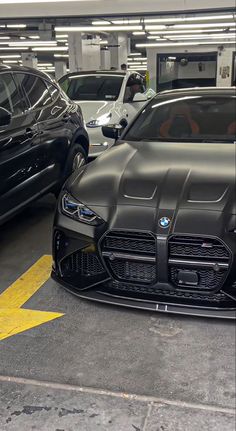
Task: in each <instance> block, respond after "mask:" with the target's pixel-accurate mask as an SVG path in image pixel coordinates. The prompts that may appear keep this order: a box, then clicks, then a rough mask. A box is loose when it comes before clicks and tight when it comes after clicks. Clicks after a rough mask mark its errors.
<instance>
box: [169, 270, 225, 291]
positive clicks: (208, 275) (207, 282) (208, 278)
mask: <svg viewBox="0 0 236 431" xmlns="http://www.w3.org/2000/svg"><path fill="white" fill-rule="evenodd" d="M179 270H184V268H180V267H178V268H173V267H172V268H171V280H172V282H173V283H174V284H175V285H176V286H179V283H178V272H179ZM197 274H198V277H199V283H198V285H197V286H195V287H194V290H197V289H198V290H202V289H203V290H214V289H215V288H217V287H218V286H219V284H221V282H222V277H225V271H219V272H216V271H214V269H198V270H197ZM179 287H180V286H179Z"/></svg>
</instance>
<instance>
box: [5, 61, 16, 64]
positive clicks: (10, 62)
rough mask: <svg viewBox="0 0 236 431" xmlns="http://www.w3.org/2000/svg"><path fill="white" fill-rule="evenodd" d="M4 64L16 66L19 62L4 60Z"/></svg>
mask: <svg viewBox="0 0 236 431" xmlns="http://www.w3.org/2000/svg"><path fill="white" fill-rule="evenodd" d="M3 63H4V64H16V63H18V61H17V60H3Z"/></svg>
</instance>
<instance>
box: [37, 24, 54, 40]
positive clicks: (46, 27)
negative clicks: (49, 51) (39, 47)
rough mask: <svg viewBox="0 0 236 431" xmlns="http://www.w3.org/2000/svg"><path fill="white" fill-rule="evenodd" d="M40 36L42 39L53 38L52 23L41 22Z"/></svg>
mask: <svg viewBox="0 0 236 431" xmlns="http://www.w3.org/2000/svg"><path fill="white" fill-rule="evenodd" d="M39 37H40V39H41V40H53V30H52V24H46V23H44V22H42V23H39Z"/></svg>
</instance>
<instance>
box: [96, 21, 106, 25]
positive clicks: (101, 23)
mask: <svg viewBox="0 0 236 431" xmlns="http://www.w3.org/2000/svg"><path fill="white" fill-rule="evenodd" d="M92 25H111V22H110V21H92Z"/></svg>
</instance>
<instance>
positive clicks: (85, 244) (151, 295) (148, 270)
mask: <svg viewBox="0 0 236 431" xmlns="http://www.w3.org/2000/svg"><path fill="white" fill-rule="evenodd" d="M106 229H107V227H106V226H100V227H97V228H95V227H92V226H87V225H83V224H81V223H78V222H75V221H73V220H70V219H68V218H67V217H64V216H63V215H58V216H57V219H56V223H55V230H54V246H53V254H54V269H53V272H52V277H53V279H54V280H56V281H57V282H58V283H59V284H61V285H63V286H64V287H65V288H66V289H67V290H69V291H70V292H72V293H74V294H76V295H77V296H79V297H80V298H84V299H90V300H93V301H97V302H104V303H109V304H116V305H122V306H126V307H130V308H138V309H145V310H152V311H159V312H164V313H175V314H188V315H194V316H206V317H218V318H227V319H235V318H236V282H235V280H236V277H235V273H234V274H232V271H231V270H229V271H230V273H229V274H228V275H227V279H226V273H225V272H224V271H225V270H224V267H223V264H222V268H221V269H219V268H216V270H215V272H213V269H212V268H214V266H215V264H212V268H211V269H209V270H208V269H200V268H199V269H194V271H195V272H199V278H200V279H201V282H202V284H204V286H205V290H204V289H200V288H199V287H196V288H195V287H192V288H188V289H187V288H181V287H179V286H178V287H177V286H176V285H174V283H173V277H175V273H176V267H174V269H173V268H172V267H170V268H169V269H168V268H167V271H168V274H169V275H168V279H167V280H166V281H165V282H164V281H163V280H162V281H161V280H159V279H158V277H160V276H162V277H163V274H162V275H161V274H160V272H157V279H155V277H156V275H155V268H154V267H155V265H156V262H153V261H152V259H153V258H152V257H151V254H150V253H152V243H151V242H150V241H149V243H148V250H149V254H148V262H145V259H146V257H145V255H143V254H142V255H141V256H144V260H143V261H142V258H140V255H139V256H138V258H137V257H136V261H135V262H133V261H130V259H132V253H130V254H129V255H128V254H127V252H126V254H124V253H123V257H122V256H121V255H122V253H112V254H111V255H110V256H109V257H108V255H109V253H108V252H107V251H105V252H104V251H102V250H101V247H103V245H102V244H103V238H104V234H106ZM132 234H133V233H132ZM140 234H141V233H140V232H139V233H138V235H137V238H136V239H135V241H136V242H133V243H132V242H131V246H132V247H133V246H134V245H135V247H136V246H137V244H138V242H137V241H140V238H141V237H140ZM142 235H144V234H142ZM142 235H141V236H142ZM145 235H146V236H147V239H144V241H146V242H144V244H145V247H146V245H147V241H148V238H149V237H150V238H152V241H157V239H156V237H155V235H154V234H150V233H148V234H147V233H145ZM105 238H106V235H105ZM150 238H149V239H150ZM112 241H114V238H113V237H112V238H111V242H110V243H111V244H112ZM169 241H170V240H169ZM126 246H127V239H125V242H124V243H123V244H121V245H120V247H121V249H122V251H123V252H124V250H123V248H122V247H126ZM138 246H139V244H138ZM141 246H142V244H141V243H140V246H139V252H140V247H141ZM162 246H163V245H162ZM220 246H221V245H220ZM175 247H176V244H175ZM226 252H227V249H226ZM160 253H162V252H161V251H160ZM220 253H222V249H220ZM125 256H127V260H125V259H126V257H125ZM107 259H109V260H107ZM122 259H123V261H121V260H122ZM172 261H173V259H169V265H172V263H171V262H172ZM119 262H120V263H119ZM130 262H131V263H130ZM234 262H235V261H234ZM232 263H233V262H232ZM113 264H114V265H115V267H114V268H115V269H114V273H112V274H111V271H113ZM204 264H205V261H204ZM110 265H111V266H112V268H111V267H110V268H109V266H110ZM158 265H160V263H158ZM158 265H157V266H158ZM161 265H163V266H164V267H165V266H167V265H166V262H164V261H163V260H162V263H161ZM184 265H185V266H186V265H187V268H188V271H189V264H187V263H186V262H185V264H184ZM191 265H192V263H190V266H191ZM198 265H199V263H198ZM224 265H225V264H224ZM218 266H219V264H218ZM181 268H182V264H181ZM231 268H234V265H233V264H232V265H231ZM182 269H183V268H182ZM182 269H181V270H182ZM184 269H185V267H184ZM158 271H159V268H158ZM204 271H205V272H204ZM207 271H208V272H207ZM209 271H211V272H209ZM124 273H125V274H126V275H127V274H128V276H129V280H128V281H125V280H124V279H122V277H123V278H124ZM132 277H133V280H132ZM135 277H136V280H137V281H135ZM138 277H139V278H140V279H139V280H138ZM171 277H172V278H171ZM141 279H142V280H141ZM207 283H208V284H209V283H211V284H212V283H213V284H214V283H215V285H213V286H210V288H209V286H208V284H207Z"/></svg>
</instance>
